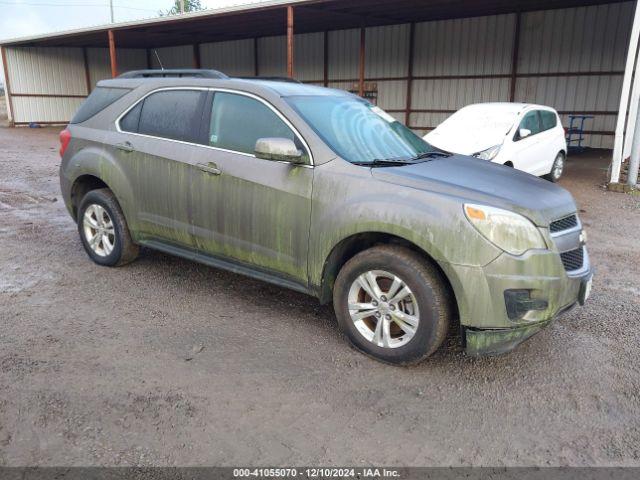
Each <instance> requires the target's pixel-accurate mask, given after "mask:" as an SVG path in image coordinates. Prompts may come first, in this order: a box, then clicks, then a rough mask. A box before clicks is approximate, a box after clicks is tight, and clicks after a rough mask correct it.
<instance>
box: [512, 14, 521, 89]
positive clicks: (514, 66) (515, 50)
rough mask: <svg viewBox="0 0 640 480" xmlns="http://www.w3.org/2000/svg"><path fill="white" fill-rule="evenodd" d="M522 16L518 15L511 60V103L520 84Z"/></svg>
mask: <svg viewBox="0 0 640 480" xmlns="http://www.w3.org/2000/svg"><path fill="white" fill-rule="evenodd" d="M521 17H522V15H521V14H520V12H518V13H516V29H515V32H514V35H513V55H512V59H511V86H510V92H509V101H510V102H515V100H516V86H517V83H518V57H519V56H520V23H521Z"/></svg>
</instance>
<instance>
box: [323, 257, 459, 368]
mask: <svg viewBox="0 0 640 480" xmlns="http://www.w3.org/2000/svg"><path fill="white" fill-rule="evenodd" d="M333 304H334V309H335V312H336V316H337V318H338V323H339V325H340V327H341V328H342V330H343V331H344V332H345V333H346V334H347V336H348V337H349V340H350V341H351V342H352V343H353V345H354V346H355V347H356V348H358V349H359V350H361V351H363V352H364V353H366V354H368V355H370V356H372V357H374V358H376V359H378V360H382V361H385V362H389V363H396V364H407V363H417V362H419V361H421V360H422V359H424V358H426V357H428V356H429V355H431V354H432V353H434V352H435V351H436V350H437V349H438V347H439V346H440V345H441V344H442V342H443V341H444V339H445V337H446V335H447V330H448V328H449V323H450V319H451V299H450V295H449V292H448V290H447V288H446V286H445V281H444V279H443V278H442V275H441V274H440V272H439V271H438V270H437V269H436V268H435V267H434V266H432V265H431V264H430V263H428V262H426V261H425V259H424V258H422V257H421V256H420V255H418V254H417V253H415V252H413V251H411V250H409V249H406V248H403V247H398V246H380V247H373V248H370V249H368V250H365V251H364V252H361V253H359V254H357V255H356V256H354V257H353V258H352V259H351V260H349V261H348V262H347V263H346V264H345V265H344V266H343V267H342V270H340V273H339V274H338V278H337V279H336V283H335V286H334V290H333Z"/></svg>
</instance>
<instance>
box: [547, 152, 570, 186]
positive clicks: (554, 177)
mask: <svg viewBox="0 0 640 480" xmlns="http://www.w3.org/2000/svg"><path fill="white" fill-rule="evenodd" d="M560 162H561V163H562V168H561V170H560V174H559V175H558V174H557V170H556V167H557V166H558V163H560ZM565 162H566V157H565V155H564V153H562V152H558V155H556V159H555V160H554V161H553V165H552V166H551V171H550V172H549V173H547V174H546V175H545V176H544V178H545V179H546V180H549V181H550V182H553V183H556V182H557V181H558V180H560V179H561V178H562V174H563V173H564V166H565Z"/></svg>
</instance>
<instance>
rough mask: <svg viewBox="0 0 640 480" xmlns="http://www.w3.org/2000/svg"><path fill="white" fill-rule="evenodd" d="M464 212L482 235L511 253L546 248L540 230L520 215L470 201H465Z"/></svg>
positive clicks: (519, 253) (515, 253)
mask: <svg viewBox="0 0 640 480" xmlns="http://www.w3.org/2000/svg"><path fill="white" fill-rule="evenodd" d="M464 214H465V215H466V217H467V219H468V220H469V222H471V225H473V226H474V227H475V228H476V230H478V231H479V232H480V233H481V234H482V236H483V237H485V238H486V239H487V240H489V241H490V242H491V243H493V244H494V245H495V246H497V247H498V248H500V249H502V250H504V251H505V252H508V253H511V254H512V255H522V254H523V253H524V252H526V251H527V250H531V249H533V248H547V246H546V243H545V241H544V238H542V234H541V233H540V231H539V230H538V229H537V228H536V226H535V225H534V224H533V223H532V222H531V221H530V220H529V219H527V218H525V217H523V216H522V215H518V214H517V213H514V212H510V211H508V210H502V209H500V208H495V207H488V206H485V205H473V204H470V203H465V205H464Z"/></svg>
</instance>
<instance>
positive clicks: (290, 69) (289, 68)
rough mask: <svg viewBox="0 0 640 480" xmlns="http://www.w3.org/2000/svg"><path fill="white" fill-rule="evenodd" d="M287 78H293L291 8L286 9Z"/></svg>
mask: <svg viewBox="0 0 640 480" xmlns="http://www.w3.org/2000/svg"><path fill="white" fill-rule="evenodd" d="M287 76H288V77H289V78H293V7H292V6H291V5H289V6H288V7H287Z"/></svg>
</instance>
